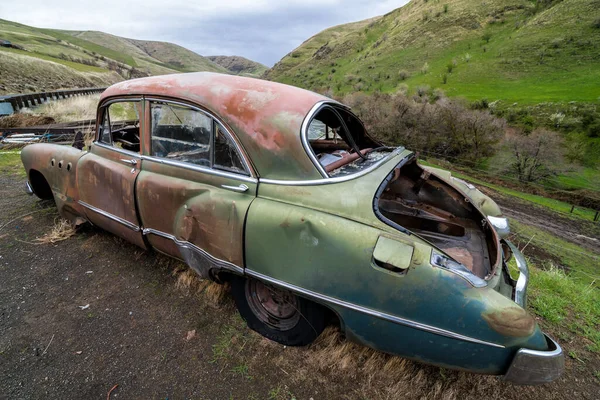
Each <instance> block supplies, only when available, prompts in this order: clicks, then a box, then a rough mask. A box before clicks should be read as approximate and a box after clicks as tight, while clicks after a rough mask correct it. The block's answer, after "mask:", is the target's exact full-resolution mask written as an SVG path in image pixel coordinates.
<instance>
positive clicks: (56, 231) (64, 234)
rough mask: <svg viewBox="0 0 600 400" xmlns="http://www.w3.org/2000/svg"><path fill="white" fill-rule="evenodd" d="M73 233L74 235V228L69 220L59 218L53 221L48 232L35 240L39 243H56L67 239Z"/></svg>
mask: <svg viewBox="0 0 600 400" xmlns="http://www.w3.org/2000/svg"><path fill="white" fill-rule="evenodd" d="M73 235H75V228H73V225H72V224H71V222H69V221H68V220H66V219H62V218H61V219H58V220H57V221H55V222H54V226H53V227H52V230H51V231H50V232H49V233H47V234H45V235H44V236H42V237H41V238H37V239H35V240H36V242H38V243H39V244H48V243H56V242H61V241H63V240H67V239H69V238H70V237H72V236H73Z"/></svg>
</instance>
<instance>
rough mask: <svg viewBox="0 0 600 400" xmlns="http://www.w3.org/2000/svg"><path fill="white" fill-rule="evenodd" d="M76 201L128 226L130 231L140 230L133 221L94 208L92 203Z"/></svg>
mask: <svg viewBox="0 0 600 400" xmlns="http://www.w3.org/2000/svg"><path fill="white" fill-rule="evenodd" d="M77 202H78V203H79V204H81V205H82V206H84V207H85V208H87V209H89V210H92V211H93V212H95V213H97V214H100V215H103V216H105V217H106V218H108V219H112V220H113V221H116V222H118V223H120V224H123V225H125V226H126V227H128V228H129V229H131V230H132V231H135V232H139V231H140V230H141V229H140V227H139V226H137V225H136V224H133V223H131V222H129V221H127V220H126V219H123V218H121V217H118V216H116V215H113V214H111V213H109V212H106V211H104V210H101V209H99V208H96V207H94V206H92V205H90V204H88V203H85V202H83V201H81V200H78V201H77Z"/></svg>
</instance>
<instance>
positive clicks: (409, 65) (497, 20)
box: [266, 0, 600, 104]
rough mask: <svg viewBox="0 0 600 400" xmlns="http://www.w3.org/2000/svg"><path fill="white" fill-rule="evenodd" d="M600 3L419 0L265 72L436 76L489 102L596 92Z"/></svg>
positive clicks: (350, 88) (394, 80) (333, 87)
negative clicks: (599, 11)
mask: <svg viewBox="0 0 600 400" xmlns="http://www.w3.org/2000/svg"><path fill="white" fill-rule="evenodd" d="M599 9H600V1H598V0H562V1H561V0H538V1H529V0H496V1H486V2H482V1H479V0H477V1H475V0H444V1H440V0H413V1H411V2H410V3H408V4H407V5H406V6H404V7H402V8H399V9H396V10H394V11H392V12H390V13H388V14H386V15H384V16H381V17H377V18H373V19H370V20H366V21H361V22H356V23H352V24H347V25H340V26H336V27H333V28H330V29H327V30H325V31H323V32H321V33H319V34H317V35H315V36H313V37H311V38H310V39H308V40H307V41H306V42H304V43H303V44H302V45H301V46H299V47H298V48H296V49H295V50H294V51H292V52H291V53H289V54H288V55H287V56H285V57H284V58H283V59H282V60H281V61H280V62H279V63H277V64H276V65H275V66H274V67H273V68H272V69H271V70H270V71H268V72H267V74H266V77H267V78H269V79H272V80H276V81H281V82H285V83H290V84H293V85H297V86H302V87H306V88H310V89H314V90H321V91H325V90H330V91H331V92H333V93H336V94H344V93H350V92H354V91H366V92H374V91H378V90H379V91H386V92H391V91H396V90H399V89H403V90H407V89H408V90H409V91H416V89H417V88H419V87H423V86H429V87H431V88H441V89H442V90H443V91H444V92H445V93H446V94H447V95H449V96H462V97H465V98H467V99H470V100H479V99H484V98H485V99H487V100H488V101H490V102H491V101H495V100H503V101H504V102H511V103H512V102H519V104H538V103H542V102H568V101H579V102H597V101H599V100H600V85H599V84H598V82H600V68H599V67H598V65H600V14H599V13H598V10H599Z"/></svg>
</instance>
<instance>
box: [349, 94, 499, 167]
mask: <svg viewBox="0 0 600 400" xmlns="http://www.w3.org/2000/svg"><path fill="white" fill-rule="evenodd" d="M417 95H418V97H416V99H411V98H409V97H407V96H406V95H404V94H403V93H396V94H395V95H389V94H381V93H376V94H374V95H372V96H367V95H365V94H362V93H355V94H352V95H348V96H346V97H345V98H344V99H343V102H344V103H346V104H348V105H349V106H350V107H352V109H353V110H354V111H355V112H356V113H357V114H358V115H359V116H360V118H361V119H362V120H363V122H364V123H365V126H366V128H367V130H368V131H369V132H370V133H371V134H373V135H374V136H375V137H377V138H379V139H380V140H382V141H383V142H385V143H389V144H392V145H400V144H402V145H405V146H407V147H409V148H411V149H412V150H417V151H424V152H432V153H438V154H441V155H446V156H448V157H461V158H464V159H466V160H472V161H477V160H481V159H482V158H483V157H488V156H490V155H492V154H494V152H495V150H496V144H497V143H499V141H500V140H501V139H502V138H503V137H504V129H505V122H504V120H502V119H500V118H496V117H494V116H493V115H491V114H490V113H489V112H488V111H479V110H470V109H468V108H467V107H466V106H465V105H464V104H463V103H461V102H460V101H458V100H450V99H447V98H445V97H444V95H443V92H442V91H441V90H439V89H436V90H434V91H433V93H431V94H430V88H429V87H419V88H417ZM429 95H430V98H428V96H429ZM426 100H432V101H433V102H431V103H430V102H429V101H426Z"/></svg>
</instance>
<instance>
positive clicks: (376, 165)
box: [259, 147, 413, 186]
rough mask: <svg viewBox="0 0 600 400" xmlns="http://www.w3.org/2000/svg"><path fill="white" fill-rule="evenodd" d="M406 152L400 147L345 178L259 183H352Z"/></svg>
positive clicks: (272, 180) (302, 184)
mask: <svg viewBox="0 0 600 400" xmlns="http://www.w3.org/2000/svg"><path fill="white" fill-rule="evenodd" d="M404 150H405V148H404V147H398V148H397V149H395V150H393V151H391V152H390V154H389V155H387V156H386V157H384V158H382V159H381V160H379V161H378V162H376V163H375V164H373V165H371V166H370V167H369V168H366V169H364V170H362V171H360V172H357V173H355V174H351V175H344V176H338V177H333V178H323V179H313V180H308V181H281V180H278V179H264V178H260V179H259V182H260V183H269V184H272V185H283V186H317V185H329V184H331V183H340V182H346V181H351V180H353V179H358V178H360V177H361V176H364V175H366V174H368V173H370V172H372V171H374V170H376V169H377V168H379V167H380V166H382V165H383V164H385V163H386V162H388V161H389V160H391V159H392V158H393V157H394V156H396V155H398V154H400V153H402V152H403V151H404ZM410 154H413V153H410ZM410 154H409V155H410Z"/></svg>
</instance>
